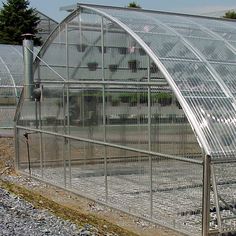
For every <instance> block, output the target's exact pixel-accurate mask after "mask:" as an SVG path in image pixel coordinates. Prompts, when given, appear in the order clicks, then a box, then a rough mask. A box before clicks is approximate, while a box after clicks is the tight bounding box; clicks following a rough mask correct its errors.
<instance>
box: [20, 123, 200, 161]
mask: <svg viewBox="0 0 236 236" xmlns="http://www.w3.org/2000/svg"><path fill="white" fill-rule="evenodd" d="M16 128H17V129H23V130H26V131H30V132H34V134H35V133H42V134H48V135H54V136H57V137H63V138H67V139H72V140H76V141H81V142H87V143H93V144H97V145H103V146H107V147H113V148H119V149H123V150H127V151H133V152H138V153H142V154H146V155H151V156H159V157H164V158H168V159H172V160H176V161H183V162H189V163H194V164H198V165H202V164H203V161H200V160H195V159H190V158H186V157H177V156H173V155H168V154H163V153H158V152H152V151H145V150H141V149H137V148H131V147H126V146H121V145H117V144H111V143H107V142H102V141H97V140H90V139H86V138H80V137H75V136H72V135H66V134H59V133H55V132H51V131H45V130H39V129H34V128H28V127H24V126H19V125H17V126H16Z"/></svg>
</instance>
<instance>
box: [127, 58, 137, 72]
mask: <svg viewBox="0 0 236 236" xmlns="http://www.w3.org/2000/svg"><path fill="white" fill-rule="evenodd" d="M138 65H139V61H137V60H130V61H128V67H129V69H130V70H131V71H132V72H136V71H137V69H138Z"/></svg>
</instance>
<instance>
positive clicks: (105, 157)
mask: <svg viewBox="0 0 236 236" xmlns="http://www.w3.org/2000/svg"><path fill="white" fill-rule="evenodd" d="M103 23H104V19H103V17H102V18H101V49H102V81H103V82H104V81H105V70H104V28H103ZM105 103H106V99H105V85H104V84H103V87H102V117H103V141H104V142H106V106H105ZM104 148H105V149H104V177H105V200H106V202H107V201H108V184H107V147H106V146H105V147H104Z"/></svg>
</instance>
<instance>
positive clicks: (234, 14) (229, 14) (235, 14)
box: [224, 10, 236, 19]
mask: <svg viewBox="0 0 236 236" xmlns="http://www.w3.org/2000/svg"><path fill="white" fill-rule="evenodd" d="M224 18H229V19H236V12H235V11H233V10H232V11H230V10H229V11H227V12H225V15H224Z"/></svg>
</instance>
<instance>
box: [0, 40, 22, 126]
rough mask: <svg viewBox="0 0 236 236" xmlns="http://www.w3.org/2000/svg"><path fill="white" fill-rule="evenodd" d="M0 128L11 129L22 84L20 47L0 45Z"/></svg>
mask: <svg viewBox="0 0 236 236" xmlns="http://www.w3.org/2000/svg"><path fill="white" fill-rule="evenodd" d="M0 68H1V70H0V90H1V91H0V128H1V129H3V128H13V126H14V124H13V118H14V114H15V110H16V104H17V100H18V98H19V96H20V92H21V89H22V87H23V84H24V79H23V72H24V71H23V56H22V46H16V45H4V44H1V45H0Z"/></svg>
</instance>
